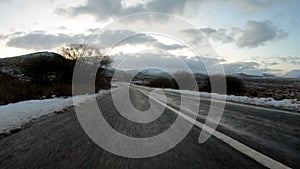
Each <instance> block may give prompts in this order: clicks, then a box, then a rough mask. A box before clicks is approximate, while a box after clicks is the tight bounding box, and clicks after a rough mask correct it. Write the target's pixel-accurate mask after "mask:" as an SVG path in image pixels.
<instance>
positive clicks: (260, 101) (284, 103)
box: [162, 89, 300, 111]
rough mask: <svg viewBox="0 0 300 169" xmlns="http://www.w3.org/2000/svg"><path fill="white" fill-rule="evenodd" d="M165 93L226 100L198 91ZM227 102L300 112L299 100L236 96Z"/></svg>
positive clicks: (219, 95)
mask: <svg viewBox="0 0 300 169" xmlns="http://www.w3.org/2000/svg"><path fill="white" fill-rule="evenodd" d="M162 90H164V91H169V92H173V93H182V94H187V95H197V96H200V97H207V98H210V97H211V96H213V97H214V98H216V99H221V100H223V99H224V95H221V94H217V93H207V92H197V91H189V90H175V89H162ZM225 98H226V100H227V101H232V102H237V103H245V104H250V105H257V106H267V107H278V108H283V109H286V110H293V111H300V101H298V100H297V99H283V100H274V99H273V98H251V97H247V96H234V95H226V96H225Z"/></svg>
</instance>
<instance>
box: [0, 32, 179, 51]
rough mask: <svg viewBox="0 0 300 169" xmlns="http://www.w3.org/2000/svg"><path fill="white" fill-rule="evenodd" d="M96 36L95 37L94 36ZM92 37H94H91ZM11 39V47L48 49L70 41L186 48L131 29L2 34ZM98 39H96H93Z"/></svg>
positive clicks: (109, 45)
mask: <svg viewBox="0 0 300 169" xmlns="http://www.w3.org/2000/svg"><path fill="white" fill-rule="evenodd" d="M93 36H94V37H93ZM90 37H93V38H92V39H90ZM2 38H3V39H7V38H8V39H9V40H8V41H7V43H6V45H7V46H9V47H17V48H24V49H35V50H47V49H54V48H57V47H60V46H62V45H65V44H69V43H89V44H92V45H97V46H100V47H102V48H110V47H113V46H114V45H118V46H121V45H126V44H131V45H138V44H146V45H149V46H154V47H157V48H160V49H163V50H176V49H181V48H184V46H181V45H177V44H174V45H166V44H164V43H161V42H159V41H157V40H156V39H155V38H153V37H152V36H148V35H146V34H138V33H136V32H133V31H130V30H114V31H111V30H106V31H104V32H102V33H100V34H97V33H96V34H88V35H83V34H78V35H67V34H56V35H53V34H47V33H46V32H44V31H34V32H32V33H29V34H26V33H22V32H17V33H12V34H10V35H0V39H2ZM93 39H96V41H92V40H93Z"/></svg>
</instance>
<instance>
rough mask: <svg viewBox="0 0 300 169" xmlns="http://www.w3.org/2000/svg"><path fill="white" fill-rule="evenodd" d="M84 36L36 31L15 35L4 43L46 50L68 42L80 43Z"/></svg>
mask: <svg viewBox="0 0 300 169" xmlns="http://www.w3.org/2000/svg"><path fill="white" fill-rule="evenodd" d="M85 39H86V37H85V36H84V35H81V34H80V35H74V36H70V35H66V34H57V35H51V34H46V33H45V32H41V31H36V32H32V33H29V34H25V35H22V36H16V37H13V38H11V39H9V40H8V42H7V43H6V45H7V46H9V47H16V48H24V49H34V50H47V49H54V48H57V47H59V46H62V45H65V44H68V43H80V42H81V43H82V41H84V40H85Z"/></svg>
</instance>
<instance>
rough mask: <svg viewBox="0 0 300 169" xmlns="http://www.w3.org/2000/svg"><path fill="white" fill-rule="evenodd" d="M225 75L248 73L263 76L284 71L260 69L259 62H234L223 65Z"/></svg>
mask: <svg viewBox="0 0 300 169" xmlns="http://www.w3.org/2000/svg"><path fill="white" fill-rule="evenodd" d="M222 65H223V68H224V71H225V74H234V73H246V74H249V75H262V74H264V73H269V72H280V71H282V70H275V69H269V68H267V67H266V68H260V67H261V65H260V64H259V63H257V62H234V63H226V64H222Z"/></svg>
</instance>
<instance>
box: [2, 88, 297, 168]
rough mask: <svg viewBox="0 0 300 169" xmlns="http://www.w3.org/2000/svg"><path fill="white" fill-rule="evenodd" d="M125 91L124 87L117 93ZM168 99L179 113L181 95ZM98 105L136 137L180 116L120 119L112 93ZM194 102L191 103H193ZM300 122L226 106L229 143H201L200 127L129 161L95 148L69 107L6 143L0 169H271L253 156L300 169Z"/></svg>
mask: <svg viewBox="0 0 300 169" xmlns="http://www.w3.org/2000/svg"><path fill="white" fill-rule="evenodd" d="M122 90H123V88H122V87H119V88H118V89H116V91H115V92H116V93H117V92H122ZM141 90H142V89H137V88H136V87H131V88H130V101H131V102H132V104H133V105H134V106H135V107H136V108H137V109H138V110H141V111H144V110H147V109H149V107H150V102H149V97H147V96H146V95H147V94H146V95H145V94H144V93H147V92H149V91H148V90H146V89H143V90H144V93H143V92H141ZM166 96H167V98H168V105H170V106H172V107H174V108H175V109H176V105H179V102H180V95H178V94H176V93H166ZM97 101H98V105H99V108H100V109H101V111H102V114H103V116H104V117H105V119H106V121H107V122H108V123H109V124H110V126H112V127H113V128H114V129H115V130H117V131H118V132H120V133H122V134H124V135H127V136H131V137H137V138H143V137H151V136H155V135H157V134H159V133H161V132H164V131H166V130H167V129H168V128H169V127H170V126H171V125H172V124H173V123H174V121H175V120H176V118H178V116H179V115H178V114H176V113H175V112H174V111H172V110H170V109H168V108H167V109H165V111H164V112H163V113H162V114H161V116H160V117H159V118H157V119H156V120H154V121H152V122H150V123H136V122H132V121H129V120H128V119H126V118H125V117H124V116H122V115H120V114H119V112H118V111H117V109H116V107H115V105H114V103H113V100H112V98H111V95H110V94H107V95H105V96H102V97H101V98H97ZM193 101H194V100H193V99H192V98H191V104H193ZM88 104H89V103H88V102H87V103H85V106H87V105H88ZM209 107H210V101H209V100H205V99H204V100H201V104H200V110H199V116H198V118H197V121H198V122H199V123H203V122H204V121H205V117H206V116H207V113H208V110H209ZM299 122H300V116H299V115H298V114H295V113H293V112H291V113H289V112H286V111H278V110H273V109H269V108H259V107H254V106H247V105H242V104H234V103H227V104H226V107H225V110H224V113H223V116H222V120H221V122H220V124H219V126H218V128H217V130H216V131H217V133H221V135H222V136H226V137H230V139H229V140H228V139H227V140H226V139H225V140H222V139H220V137H218V136H220V134H219V135H217V134H216V136H214V135H213V136H212V137H210V138H209V139H208V140H207V141H206V142H204V143H202V144H200V143H199V142H198V138H199V135H200V132H201V127H199V126H197V125H195V126H193V128H192V129H191V131H190V132H189V133H188V135H187V136H186V137H185V138H184V139H183V140H182V141H181V142H180V143H179V144H177V145H176V146H175V147H174V148H172V149H170V150H169V151H167V152H165V153H162V154H160V155H157V156H153V157H148V158H127V157H121V156H118V155H114V154H112V153H110V152H108V151H106V150H104V149H102V148H101V147H99V146H98V145H97V144H95V143H94V142H93V141H92V140H91V139H90V138H89V137H88V136H87V134H86V133H85V132H84V130H83V129H82V127H81V125H80V123H79V122H78V119H77V116H76V113H75V111H74V108H69V109H68V110H65V111H63V112H60V113H59V114H57V115H55V116H51V117H49V118H46V119H44V120H41V121H39V122H37V123H34V124H33V125H31V126H30V127H28V128H25V129H23V130H21V131H20V132H18V133H15V134H13V135H11V136H8V137H5V138H3V139H1V140H0V149H1V151H0V168H1V169H5V168H9V169H16V168H26V169H29V168H49V169H53V168H68V169H69V168H85V169H86V168H88V169H93V168H97V169H98V168H108V169H110V168H141V169H144V168H160V169H162V168H170V169H171V168H172V169H174V168H178V169H183V168H197V169H199V168H207V169H210V168H213V169H216V168H220V169H221V168H222V169H223V168H228V169H235V168H241V169H247V168H255V169H259V168H267V166H268V165H267V166H266V164H265V163H264V162H262V161H260V160H257V159H255V158H253V156H251V153H252V154H253V151H255V152H256V154H258V155H259V156H258V158H260V157H266V158H268V159H269V160H270V161H271V162H270V163H271V164H272V165H271V166H272V167H271V168H286V167H290V168H300V123H299ZM186 123H189V122H188V120H187V121H186ZM232 140H234V143H235V146H232ZM237 143H238V144H237ZM243 146H244V147H243ZM245 147H247V148H249V149H250V150H249V149H245ZM254 154H255V153H254ZM261 159H264V158H261Z"/></svg>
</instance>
